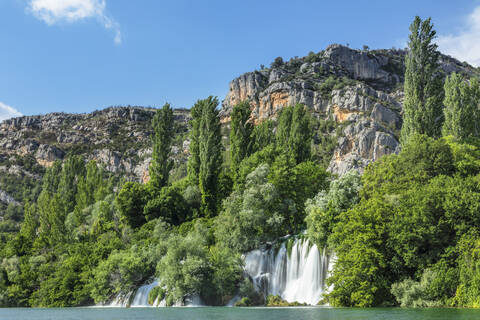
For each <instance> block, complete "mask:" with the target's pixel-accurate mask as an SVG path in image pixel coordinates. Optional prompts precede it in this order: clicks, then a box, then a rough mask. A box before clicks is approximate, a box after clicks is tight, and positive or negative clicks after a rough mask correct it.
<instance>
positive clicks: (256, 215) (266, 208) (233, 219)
mask: <svg viewBox="0 0 480 320" xmlns="http://www.w3.org/2000/svg"><path fill="white" fill-rule="evenodd" d="M269 172H270V167H269V166H268V164H262V165H260V166H259V167H258V168H256V169H255V170H254V171H253V172H251V173H250V174H249V175H248V176H247V178H246V183H245V190H243V191H234V192H232V194H231V195H230V196H229V197H228V198H227V199H226V200H225V201H224V205H223V207H224V210H223V211H222V212H221V213H220V215H219V216H218V217H217V218H216V220H215V236H216V238H217V242H218V243H220V244H222V245H223V246H226V247H229V248H231V249H233V250H235V251H239V252H245V251H247V250H251V249H253V248H257V247H258V246H259V245H260V244H261V243H263V242H265V241H272V240H274V239H276V238H277V237H279V236H281V235H283V234H282V231H281V230H282V225H283V223H284V220H285V217H284V216H282V214H281V212H280V211H281V208H282V202H283V199H282V197H281V195H280V194H279V193H278V191H277V188H276V186H275V185H274V184H272V183H270V182H268V175H269ZM291 213H292V212H287V213H284V214H285V216H287V217H288V216H289V215H290V214H291Z"/></svg>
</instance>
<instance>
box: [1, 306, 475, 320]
mask: <svg viewBox="0 0 480 320" xmlns="http://www.w3.org/2000/svg"><path fill="white" fill-rule="evenodd" d="M32 319H35V320H140V319H142V320H153V319H155V320H217V319H228V320H376V319H378V320H384V319H385V320H386V319H395V320H414V319H415V320H440V319H455V320H467V319H468V320H470V319H472V320H473V319H477V320H478V319H480V310H473V309H400V308H388V309H387V308H386V309H350V308H335V309H334V308H320V307H312V308H308V307H307V308H305V307H303V308H226V307H218V308H214V307H205V308H128V309H125V308H63V309H27V308H25V309H16V308H11V309H0V320H32Z"/></svg>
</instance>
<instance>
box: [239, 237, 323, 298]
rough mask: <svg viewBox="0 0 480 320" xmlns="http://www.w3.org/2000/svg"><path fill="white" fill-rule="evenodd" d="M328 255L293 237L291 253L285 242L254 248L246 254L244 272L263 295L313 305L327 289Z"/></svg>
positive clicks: (307, 242)
mask: <svg viewBox="0 0 480 320" xmlns="http://www.w3.org/2000/svg"><path fill="white" fill-rule="evenodd" d="M330 260H331V259H330V257H329V256H328V255H327V252H326V250H325V249H324V250H322V253H321V254H320V250H318V248H317V246H316V245H314V244H313V245H312V244H311V243H310V242H309V241H308V240H303V239H296V240H295V241H294V244H293V247H292V251H291V254H290V255H288V253H287V249H286V247H285V243H283V244H282V246H281V247H280V249H279V250H278V252H276V251H275V250H274V249H269V250H253V251H251V252H249V253H248V254H247V255H246V257H245V271H246V273H247V274H248V275H249V276H250V277H251V278H252V280H253V283H254V286H255V288H256V289H257V290H258V291H260V292H263V293H264V294H265V295H268V294H273V295H278V296H280V297H282V299H284V300H286V301H288V302H294V301H297V302H300V303H307V304H311V305H316V304H317V303H318V302H319V301H320V300H321V298H322V295H323V293H325V292H326V291H327V290H328V288H327V287H326V284H325V280H326V278H327V276H328V274H329V271H330V270H329V265H330Z"/></svg>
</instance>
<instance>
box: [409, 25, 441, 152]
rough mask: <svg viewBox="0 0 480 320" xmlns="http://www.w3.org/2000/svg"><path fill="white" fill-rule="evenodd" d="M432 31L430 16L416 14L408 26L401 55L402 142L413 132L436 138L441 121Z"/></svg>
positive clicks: (433, 32) (439, 75) (437, 67)
mask: <svg viewBox="0 0 480 320" xmlns="http://www.w3.org/2000/svg"><path fill="white" fill-rule="evenodd" d="M435 35H436V32H435V30H433V24H432V23H431V19H430V18H428V19H426V20H424V21H422V20H421V19H420V17H418V16H416V17H415V19H414V21H413V23H412V24H411V25H410V36H409V42H408V48H409V51H408V54H407V56H406V58H405V67H406V69H405V83H404V92H405V100H404V104H403V111H404V116H403V127H402V132H401V140H402V143H405V142H406V141H407V140H408V138H409V137H410V136H412V135H413V134H417V133H419V134H426V135H428V136H430V137H439V136H440V133H441V125H442V120H443V113H442V101H443V86H442V76H441V74H440V72H439V63H438V57H439V53H438V51H437V45H436V44H435V43H433V40H434V39H435Z"/></svg>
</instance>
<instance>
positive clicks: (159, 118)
mask: <svg viewBox="0 0 480 320" xmlns="http://www.w3.org/2000/svg"><path fill="white" fill-rule="evenodd" d="M152 127H153V131H154V133H153V136H152V143H153V151H152V162H151V163H150V170H149V173H150V180H151V183H152V185H153V186H154V187H155V188H156V189H161V188H163V187H165V186H166V185H168V177H169V174H170V170H171V169H172V167H173V160H172V159H170V155H171V152H172V151H171V150H172V142H173V135H174V129H175V128H174V118H173V110H172V109H171V108H170V104H168V103H166V104H165V105H164V106H163V107H162V108H161V109H159V110H157V112H156V113H155V116H154V117H153V120H152Z"/></svg>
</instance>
